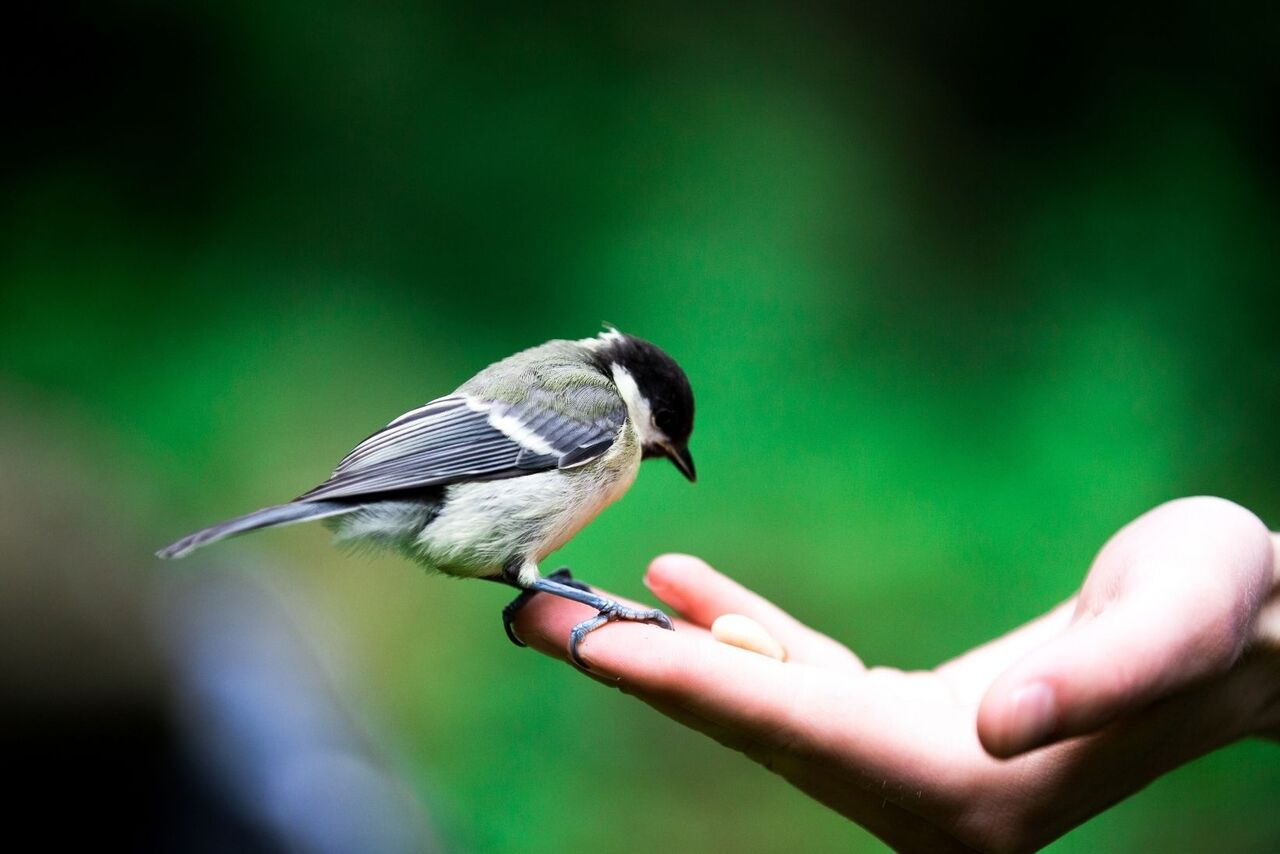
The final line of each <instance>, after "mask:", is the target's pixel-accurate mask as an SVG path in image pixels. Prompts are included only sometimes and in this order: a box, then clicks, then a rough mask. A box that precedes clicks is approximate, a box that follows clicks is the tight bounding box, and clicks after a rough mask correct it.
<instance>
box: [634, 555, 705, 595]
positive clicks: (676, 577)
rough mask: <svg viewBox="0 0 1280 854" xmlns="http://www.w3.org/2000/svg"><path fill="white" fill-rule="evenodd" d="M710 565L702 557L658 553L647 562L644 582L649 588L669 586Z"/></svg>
mask: <svg viewBox="0 0 1280 854" xmlns="http://www.w3.org/2000/svg"><path fill="white" fill-rule="evenodd" d="M709 569H711V567H710V566H709V565H708V564H707V562H706V561H704V560H703V559H702V558H697V557H694V556H693V555H686V554H679V553H675V552H672V553H670V554H664V555H658V556H657V557H655V558H654V559H653V560H651V561H650V562H649V568H648V570H647V571H646V572H645V576H644V583H645V585H646V586H648V587H649V588H650V589H652V588H653V586H654V585H657V586H659V587H664V588H666V587H671V586H673V585H677V584H679V583H680V582H681V581H683V580H684V579H686V578H688V577H689V576H690V574H692V573H698V572H706V571H707V570H709Z"/></svg>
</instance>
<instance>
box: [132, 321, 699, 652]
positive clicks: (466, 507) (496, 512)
mask: <svg viewBox="0 0 1280 854" xmlns="http://www.w3.org/2000/svg"><path fill="white" fill-rule="evenodd" d="M692 431H693V390H692V389H691V388H690V386H689V379H688V377H686V376H685V373H684V371H683V370H681V368H680V366H679V365H678V364H676V362H675V360H674V359H672V358H671V357H670V356H668V355H667V354H666V353H664V352H663V351H662V350H660V349H659V348H658V347H657V346H655V345H653V344H651V343H649V342H648V341H644V340H641V339H639V338H635V337H633V336H631V335H624V334H622V333H620V332H618V331H617V330H614V329H609V330H608V331H606V332H603V333H601V334H600V335H598V336H597V337H595V338H586V339H582V340H578V341H560V340H557V341H548V342H547V343H546V344H542V345H541V346H538V347H534V348H532V349H529V350H525V351H523V352H520V353H516V354H515V355H514V356H509V357H507V358H506V359H503V360H502V361H500V362H496V363H495V364H492V365H490V366H489V367H487V368H485V369H484V370H483V371H481V372H480V373H478V374H476V375H475V376H474V377H472V378H471V379H469V380H467V381H466V382H465V383H463V384H462V385H461V386H459V387H458V389H457V391H455V392H454V393H453V394H450V395H447V396H445V397H441V398H437V399H435V400H433V401H431V402H430V403H427V404H425V405H424V406H420V407H418V408H417V409H413V410H410V411H409V412H406V413H405V414H404V415H401V416H400V417H399V418H397V419H395V420H394V421H392V422H391V423H390V424H388V425H387V426H386V427H384V428H382V429H381V430H379V431H378V432H376V433H374V434H373V435H372V436H370V437H369V438H367V439H365V440H364V441H363V442H361V443H360V444H359V445H357V446H356V448H355V449H354V450H353V451H351V453H349V454H347V456H346V457H345V458H343V460H342V462H340V463H339V464H338V467H337V469H336V470H334V472H333V474H332V475H330V477H329V479H328V480H326V481H325V482H324V483H322V484H320V485H319V486H317V487H315V488H314V489H312V490H310V491H309V492H306V493H304V494H303V495H301V496H299V497H298V498H296V499H294V500H293V501H291V502H289V503H288V504H281V505H278V506H275V507H268V508H266V509H264V510H258V511H257V512H255V513H250V514H248V515H247V516H241V517H239V518H237V519H232V520H230V521H227V522H223V523H221V524H218V525H213V526H212V527H209V528H205V529H203V530H200V531H197V532H195V533H194V534H190V535H188V536H186V537H183V538H182V539H181V540H178V541H177V542H176V543H174V544H173V545H171V546H168V547H167V548H164V549H162V550H160V551H159V552H157V553H156V554H157V555H158V556H159V557H162V558H177V557H182V556H184V555H187V554H189V553H190V552H192V551H194V550H195V549H198V548H200V547H202V546H205V545H208V544H209V543H213V542H216V541H218V540H221V539H225V538H226V537H230V536H234V535H236V534H242V533H245V532H247V531H255V530H258V529H259V528H270V527H275V526H277V525H289V524H292V523H294V522H304V521H308V520H311V519H325V520H327V521H326V524H327V525H328V526H329V527H330V528H331V529H332V530H333V531H334V532H335V534H336V538H337V540H338V541H339V542H358V543H368V544H373V545H376V546H389V547H391V548H393V549H396V550H398V551H400V552H401V553H403V554H404V555H406V556H407V557H409V558H410V559H412V560H414V561H415V562H417V563H419V564H422V565H423V566H425V567H427V568H429V569H431V570H435V571H438V572H443V573H447V574H449V575H456V576H464V577H469V578H485V579H490V580H493V581H499V582H502V583H505V584H508V585H511V586H513V587H516V588H519V589H520V590H521V591H522V592H521V593H520V595H519V596H517V597H516V599H515V601H513V602H512V603H511V604H510V605H508V606H507V607H506V608H505V609H504V610H503V625H504V627H505V628H506V630H507V634H508V636H509V637H510V638H511V640H512V641H513V642H514V643H516V644H518V645H521V646H523V644H522V643H521V642H520V640H519V638H517V637H516V635H515V632H514V631H513V630H512V628H511V623H512V620H513V619H514V618H515V615H516V613H517V612H518V611H519V609H520V608H521V607H523V605H524V604H525V603H526V602H527V601H528V600H529V599H530V598H531V597H532V596H534V595H535V594H536V593H539V592H541V593H550V594H553V595H556V596H562V597H564V598H566V599H572V600H574V601H577V602H583V603H585V604H587V605H590V606H591V607H593V608H595V609H596V610H597V611H598V613H597V615H596V616H595V617H592V618H591V619H589V620H585V621H583V622H582V623H579V624H578V625H577V626H576V627H574V629H573V631H572V633H571V635H570V646H569V650H570V654H571V655H572V656H573V658H574V660H575V661H577V662H578V663H579V664H583V662H582V659H581V658H580V657H579V656H578V645H579V643H581V641H582V639H583V637H585V636H586V634H587V633H588V632H590V631H592V630H594V629H596V628H598V627H599V626H601V625H603V624H605V623H607V622H609V621H611V620H635V621H641V622H649V623H655V624H657V625H660V626H662V627H663V628H667V629H670V628H671V627H672V626H671V621H670V620H668V619H667V617H666V615H665V614H663V613H662V612H661V611H658V610H637V609H633V608H627V607H625V606H623V605H621V604H619V603H618V602H616V601H614V600H612V599H607V598H605V597H603V596H600V595H598V594H596V593H594V592H593V591H592V590H591V589H590V588H589V587H587V586H586V585H584V584H582V583H581V582H578V581H575V580H574V579H573V578H572V576H571V574H570V573H569V571H568V570H559V571H558V572H555V573H552V574H551V575H549V576H547V577H543V576H542V575H541V574H540V573H539V572H538V564H539V563H540V562H541V561H542V560H543V558H545V557H546V556H547V555H548V554H550V553H551V552H554V551H555V550H556V549H558V548H560V547H561V546H563V545H564V544H565V543H566V542H568V541H569V540H570V538H572V537H573V536H574V534H576V533H578V531H580V530H582V528H584V527H585V526H586V525H587V524H588V523H589V522H590V521H591V520H592V519H594V518H595V517H596V515H597V514H599V513H600V511H601V510H603V509H604V508H605V507H607V506H608V505H609V504H612V503H613V502H614V501H617V500H618V499H619V498H621V497H622V495H623V494H624V493H625V492H626V491H627V489H628V488H629V487H630V486H631V484H632V482H633V481H634V480H635V477H636V473H637V472H638V471H639V468H640V461H641V460H642V459H647V458H649V457H666V458H667V459H669V460H671V462H672V463H674V464H675V466H676V468H678V469H679V470H680V472H681V473H682V474H684V476H685V477H687V478H688V479H689V480H690V481H693V480H694V479H695V472H694V466H693V457H692V456H690V454H689V435H690V433H692ZM583 666H585V665H583Z"/></svg>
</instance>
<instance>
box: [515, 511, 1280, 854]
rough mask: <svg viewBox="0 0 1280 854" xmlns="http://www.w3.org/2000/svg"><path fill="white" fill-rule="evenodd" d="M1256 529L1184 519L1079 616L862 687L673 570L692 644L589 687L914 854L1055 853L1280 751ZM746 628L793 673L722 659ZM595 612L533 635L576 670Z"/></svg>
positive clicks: (1214, 514) (1222, 518)
mask: <svg viewBox="0 0 1280 854" xmlns="http://www.w3.org/2000/svg"><path fill="white" fill-rule="evenodd" d="M1277 563H1278V562H1277V559H1276V549H1275V548H1274V547H1273V541H1272V536H1271V535H1270V534H1269V533H1268V531H1267V529H1266V528H1265V527H1264V526H1263V525H1262V523H1261V522H1259V521H1258V520H1257V518H1256V517H1254V516H1253V515H1252V514H1251V513H1249V512H1248V511H1246V510H1244V509H1243V508H1240V507H1238V506H1237V505H1234V504H1231V503H1230V502H1226V501H1222V500H1220V499H1212V498H1192V499H1182V500H1179V501H1174V502H1170V503H1169V504H1165V505H1162V506H1161V507H1158V508H1156V509H1155V510H1153V511H1151V512H1149V513H1147V514H1145V515H1144V516H1142V517H1140V518H1139V519H1137V520H1135V521H1134V522H1132V523H1131V524H1129V525H1128V526H1126V527H1125V528H1124V529H1122V530H1121V531H1120V532H1119V533H1117V534H1116V535H1115V536H1114V537H1113V538H1112V539H1111V541H1110V542H1108V543H1107V545H1106V546H1105V547H1104V548H1103V549H1102V551H1101V552H1100V553H1099V555H1098V557H1097V559H1096V560H1095V561H1094V564H1093V566H1092V568H1091V569H1090V572H1089V574H1088V577H1087V579H1086V580H1085V583H1084V585H1083V586H1082V588H1081V590H1080V592H1079V594H1078V595H1076V596H1075V597H1073V598H1072V599H1071V600H1069V601H1067V602H1065V603H1063V604H1062V605H1060V606H1058V607H1057V608H1055V609H1054V610H1052V611H1050V612H1049V613H1048V614H1045V615H1043V616H1041V617H1040V618H1038V619H1036V620H1034V621H1032V622H1030V623H1028V624H1026V625H1024V626H1022V627H1021V628H1019V629H1017V630H1015V631H1013V632H1011V633H1010V634H1008V635H1005V636H1004V637H1001V638H999V639H997V640H995V641H992V642H990V643H988V644H985V645H984V646H981V647H979V648H977V649H974V650H972V651H970V652H968V653H966V654H964V655H963V656H961V657H959V658H956V659H954V660H952V661H949V662H947V663H945V664H943V665H941V666H939V667H937V668H935V669H934V670H931V671H920V672H905V671H900V670H895V669H892V668H884V667H870V668H868V667H866V666H865V665H864V664H863V663H862V661H861V660H860V659H859V658H858V657H857V656H856V655H855V654H854V653H853V652H851V651H849V650H848V649H846V648H845V647H844V646H842V645H840V644H839V643H837V642H835V641H833V640H832V639H830V638H828V637H826V636H825V635H822V634H820V633H818V632H815V631H813V630H812V629H809V628H808V627H806V626H804V625H802V624H800V623H799V622H797V621H796V620H794V619H793V618H792V617H790V616H788V615H787V614H786V613H784V612H783V611H781V610H779V609H778V608H777V607H775V606H774V605H772V604H771V603H769V602H767V601H766V600H764V599H762V598H761V597H759V596H757V595H756V594H754V593H752V592H750V591H748V590H746V589H745V588H743V587H742V586H740V585H738V584H737V583H736V582H734V581H732V580H730V579H729V578H727V577H726V576H724V575H721V574H720V573H718V572H716V571H715V570H713V569H711V568H710V567H709V566H707V565H706V564H705V563H703V562H702V561H700V560H698V559H696V558H692V557H687V556H682V555H667V556H664V557H661V558H658V559H657V560H655V561H654V562H653V564H652V565H651V566H650V568H649V572H648V574H647V576H646V583H647V584H648V585H649V587H650V589H652V590H653V592H654V593H655V594H656V595H657V596H658V597H659V598H660V599H662V600H663V601H664V602H666V603H667V604H668V605H669V606H670V607H672V608H673V609H675V610H676V611H678V612H679V613H680V614H681V616H682V617H683V620H682V621H679V622H677V627H676V629H677V630H676V631H675V632H666V631H662V630H659V629H655V628H653V627H650V626H642V625H635V624H617V625H614V626H610V627H608V628H606V629H604V630H602V631H599V632H596V633H594V634H592V635H590V636H589V637H588V639H587V641H586V642H585V643H584V644H583V646H582V647H581V650H580V651H581V653H582V656H583V658H584V659H585V660H586V662H587V663H588V665H589V666H590V670H589V671H586V672H587V674H588V675H590V676H592V677H593V678H595V679H597V680H598V681H601V682H604V683H606V684H609V685H614V686H616V687H618V688H620V689H621V690H622V691H624V692H626V693H628V694H633V695H635V696H637V697H638V698H640V699H641V700H643V701H644V702H646V703H648V704H649V705H651V706H653V707H654V708H656V709H658V710H659V711H660V712H662V713H664V714H666V715H668V716H670V717H672V718H674V719H676V720H678V721H680V722H682V723H684V724H686V725H688V726H690V727H693V728H694V729H697V730H700V731H702V732H704V733H706V734H707V735H710V736H711V737H713V738H715V739H716V740H717V741H719V742H721V743H722V744H725V745H726V746H729V747H732V748H734V749H736V750H740V751H742V752H743V753H745V754H747V755H748V756H750V757H751V758H752V759H754V760H756V761H757V762H759V763H760V764H762V765H764V766H765V767H766V768H769V769H770V770H772V771H774V772H776V773H778V774H780V775H782V776H783V777H785V778H786V779H787V780H789V781H791V782H792V783H793V784H795V785H796V786H798V787H799V788H801V789H802V790H804V791H805V792H807V793H808V794H809V795H811V796H812V797H814V798H816V799H818V800H820V801H822V802H823V803H825V804H827V805H828V806H830V807H831V808H833V809H835V810H837V811H839V812H840V813H841V814H843V815H845V816H847V817H848V818H850V819H852V820H854V821H856V822H857V823H859V824H861V825H863V826H864V827H866V828H867V829H868V830H870V831H871V832H872V833H875V834H876V835H877V836H879V837H881V838H882V839H883V840H885V841H886V842H888V843H889V844H891V845H893V846H894V847H897V848H900V849H912V850H929V851H939V850H969V849H979V850H992V851H1004V850H1024V849H1029V848H1035V847H1038V846H1040V845H1043V844H1045V843H1047V842H1049V841H1050V840H1052V839H1054V838H1056V837H1057V836H1060V835H1061V834H1063V833H1065V832H1066V831H1068V830H1069V829H1071V828H1072V827H1074V826H1075V825H1077V824H1079V823H1081V822H1083V821H1085V820H1086V819H1088V818H1089V817H1090V816H1092V815H1094V814H1096V813H1098V812H1100V811H1102V810H1103V809H1105V808H1106V807H1108V806H1110V805H1111V804H1113V803H1115V802H1116V801H1118V800H1121V799H1122V798H1124V797H1126V796H1127V795H1129V794H1131V793H1133V792H1135V791H1136V790H1138V789H1140V788H1141V787H1142V786H1144V785H1146V784H1147V783H1148V782H1150V781H1151V780H1152V779H1154V778H1155V777H1157V776H1159V775H1160V774H1163V773H1165V772H1166V771H1168V770H1170V769H1172V768H1174V767H1176V766H1178V765H1180V764H1182V763H1184V762H1187V761H1190V760H1191V759H1193V758H1195V757H1197V756H1200V755H1202V754H1204V753H1206V752H1209V751H1211V750H1213V749H1215V748H1217V747H1219V746H1221V745H1223V744H1226V743H1228V742H1231V741H1234V740H1237V739H1239V738H1243V737H1246V736H1249V735H1268V734H1269V735H1270V736H1271V737H1275V736H1276V734H1277V732H1280V595H1278V594H1277V593H1276V592H1275V591H1276V590H1277V576H1278V574H1280V567H1278V565H1277ZM726 613H734V614H742V615H745V616H748V617H750V618H752V619H754V620H755V621H757V622H758V623H759V624H760V625H762V626H763V627H764V628H765V629H766V630H767V631H768V632H769V633H770V634H771V635H773V637H774V638H775V639H777V640H778V641H779V642H780V643H781V644H782V646H783V648H784V649H786V651H787V660H786V661H785V662H780V661H776V660H774V659H772V658H768V657H765V656H763V655H758V654H755V653H752V652H748V651H745V650H742V649H738V648H736V647H733V646H729V645H726V644H722V643H719V642H717V641H716V640H715V639H714V638H713V637H712V636H711V633H710V631H709V630H708V627H709V626H710V625H711V623H712V622H713V621H714V620H715V619H716V617H719V616H720V615H722V614H726ZM583 617H584V608H583V607H582V606H579V605H576V604H574V603H571V602H566V601H564V600H559V599H553V598H552V597H547V596H539V597H538V598H537V599H535V600H534V602H532V603H531V604H530V606H529V607H528V608H526V609H525V612H524V613H523V614H522V615H521V617H520V619H519V621H518V622H517V624H516V628H517V631H518V632H519V633H520V634H521V636H522V637H523V638H525V639H526V640H527V641H528V642H529V643H530V644H531V645H532V646H534V647H535V648H538V649H540V650H542V651H543V652H546V653H549V654H552V655H557V656H559V657H561V658H565V657H566V645H567V638H568V635H569V630H570V629H571V628H572V627H573V625H574V624H575V623H577V622H578V621H580V620H582V619H583Z"/></svg>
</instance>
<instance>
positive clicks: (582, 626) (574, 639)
mask: <svg viewBox="0 0 1280 854" xmlns="http://www.w3.org/2000/svg"><path fill="white" fill-rule="evenodd" d="M614 620H628V621H631V622H636V623H652V624H654V625H656V626H660V627H661V628H664V629H666V630H667V631H669V632H673V631H675V626H673V625H672V624H671V618H670V617H668V616H667V615H666V614H664V613H662V612H661V611H659V610H658V609H657V608H647V609H638V608H628V607H626V606H625V605H619V604H618V603H617V602H610V603H609V604H608V605H607V606H605V607H604V608H601V609H600V612H599V613H598V614H596V615H595V616H594V617H592V618H591V619H589V620H583V621H582V622H581V623H578V625H576V626H574V627H573V630H572V631H570V632H569V658H571V659H573V663H574V664H576V665H578V666H579V667H581V668H582V669H583V670H590V669H591V668H590V667H589V666H588V665H587V663H586V662H585V661H583V659H582V656H581V655H579V654H578V646H579V644H581V643H582V640H583V638H585V637H586V636H587V635H588V634H589V633H591V632H593V631H595V630H596V629H598V628H600V627H601V626H603V625H604V624H605V623H612V622H613V621H614Z"/></svg>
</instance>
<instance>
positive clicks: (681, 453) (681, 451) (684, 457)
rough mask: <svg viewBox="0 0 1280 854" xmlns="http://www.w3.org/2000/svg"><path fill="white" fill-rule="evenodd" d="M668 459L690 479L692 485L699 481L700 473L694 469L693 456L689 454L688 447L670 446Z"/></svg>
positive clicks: (668, 447) (667, 448) (667, 449)
mask: <svg viewBox="0 0 1280 854" xmlns="http://www.w3.org/2000/svg"><path fill="white" fill-rule="evenodd" d="M665 450H666V452H667V457H668V459H670V460H671V462H673V463H675V467H676V468H678V469H680V473H681V474H682V475H684V476H685V477H687V478H689V482H690V483H695V482H697V480H698V472H697V470H696V469H694V467H693V455H692V454H690V453H689V446H688V445H681V446H679V447H676V446H675V445H668V446H667V447H666V449H665Z"/></svg>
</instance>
